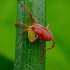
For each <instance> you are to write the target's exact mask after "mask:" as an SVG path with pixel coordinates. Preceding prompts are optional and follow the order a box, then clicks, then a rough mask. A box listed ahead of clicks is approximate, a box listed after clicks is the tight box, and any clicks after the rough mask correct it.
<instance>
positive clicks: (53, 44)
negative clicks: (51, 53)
mask: <svg viewBox="0 0 70 70" xmlns="http://www.w3.org/2000/svg"><path fill="white" fill-rule="evenodd" d="M52 41H53V45H52V47H50V48H48V49H47V50H50V49H52V48H54V45H55V41H54V39H52Z"/></svg>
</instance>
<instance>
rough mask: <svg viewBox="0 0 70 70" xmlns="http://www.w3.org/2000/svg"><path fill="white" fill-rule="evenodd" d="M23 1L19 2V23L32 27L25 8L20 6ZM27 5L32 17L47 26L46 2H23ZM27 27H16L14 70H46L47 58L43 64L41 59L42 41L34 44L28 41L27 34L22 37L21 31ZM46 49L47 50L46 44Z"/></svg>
mask: <svg viewBox="0 0 70 70" xmlns="http://www.w3.org/2000/svg"><path fill="white" fill-rule="evenodd" d="M20 1H21V0H19V1H18V0H17V22H22V23H25V24H27V25H32V22H31V19H30V17H29V15H28V13H27V11H26V9H25V8H24V7H22V6H21V4H20ZM22 1H23V2H24V3H25V5H27V6H28V8H29V9H30V11H31V13H32V15H33V16H34V17H36V18H37V20H38V22H39V23H40V24H42V25H44V26H45V25H46V10H45V5H46V4H45V3H46V2H45V0H22ZM23 29H25V27H21V26H17V27H16V54H15V63H14V70H45V57H44V58H43V61H42V64H40V58H41V56H42V46H41V44H40V40H39V39H37V40H36V41H35V42H34V43H33V44H31V43H30V42H29V40H28V36H27V33H24V34H22V35H20V34H19V32H20V31H22V30H23ZM43 43H44V47H45V48H46V43H45V42H43Z"/></svg>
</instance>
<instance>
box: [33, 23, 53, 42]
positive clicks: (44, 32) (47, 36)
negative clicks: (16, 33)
mask: <svg viewBox="0 0 70 70" xmlns="http://www.w3.org/2000/svg"><path fill="white" fill-rule="evenodd" d="M32 30H33V31H34V33H35V34H36V35H38V37H39V38H40V39H42V40H45V41H50V40H51V39H52V34H51V32H49V30H48V29H47V28H45V27H43V26H41V25H40V24H34V25H33V26H32Z"/></svg>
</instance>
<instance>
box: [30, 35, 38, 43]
mask: <svg viewBox="0 0 70 70" xmlns="http://www.w3.org/2000/svg"><path fill="white" fill-rule="evenodd" d="M37 38H38V36H36V37H35V39H34V40H33V41H30V42H31V43H34V42H35V41H36V40H37Z"/></svg>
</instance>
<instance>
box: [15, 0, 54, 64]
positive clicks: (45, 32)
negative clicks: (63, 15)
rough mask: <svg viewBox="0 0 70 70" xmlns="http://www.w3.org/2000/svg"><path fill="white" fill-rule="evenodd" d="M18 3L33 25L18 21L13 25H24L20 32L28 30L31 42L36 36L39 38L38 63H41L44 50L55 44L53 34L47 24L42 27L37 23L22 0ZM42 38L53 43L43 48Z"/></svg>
mask: <svg viewBox="0 0 70 70" xmlns="http://www.w3.org/2000/svg"><path fill="white" fill-rule="evenodd" d="M20 4H21V5H22V6H23V7H24V8H25V9H26V10H27V12H28V14H29V16H30V18H31V21H32V23H33V25H32V26H28V25H26V24H24V23H21V22H18V23H16V24H15V26H18V25H20V26H25V27H26V29H25V30H22V31H21V32H20V34H22V33H24V32H28V39H29V41H30V42H31V43H33V42H35V41H36V39H37V38H39V39H40V42H41V45H42V57H41V58H40V63H42V59H43V57H44V51H46V50H50V49H52V48H53V47H54V45H55V41H54V39H53V35H52V33H51V31H50V30H49V29H48V27H49V26H50V25H49V24H48V25H47V26H46V27H44V26H42V25H40V24H38V20H37V19H36V18H35V17H33V16H32V14H31V12H30V10H29V8H28V7H27V6H26V5H25V4H24V3H23V2H22V1H21V2H20ZM42 40H44V41H52V42H53V45H52V46H51V47H50V48H48V49H44V45H43V42H42Z"/></svg>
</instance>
